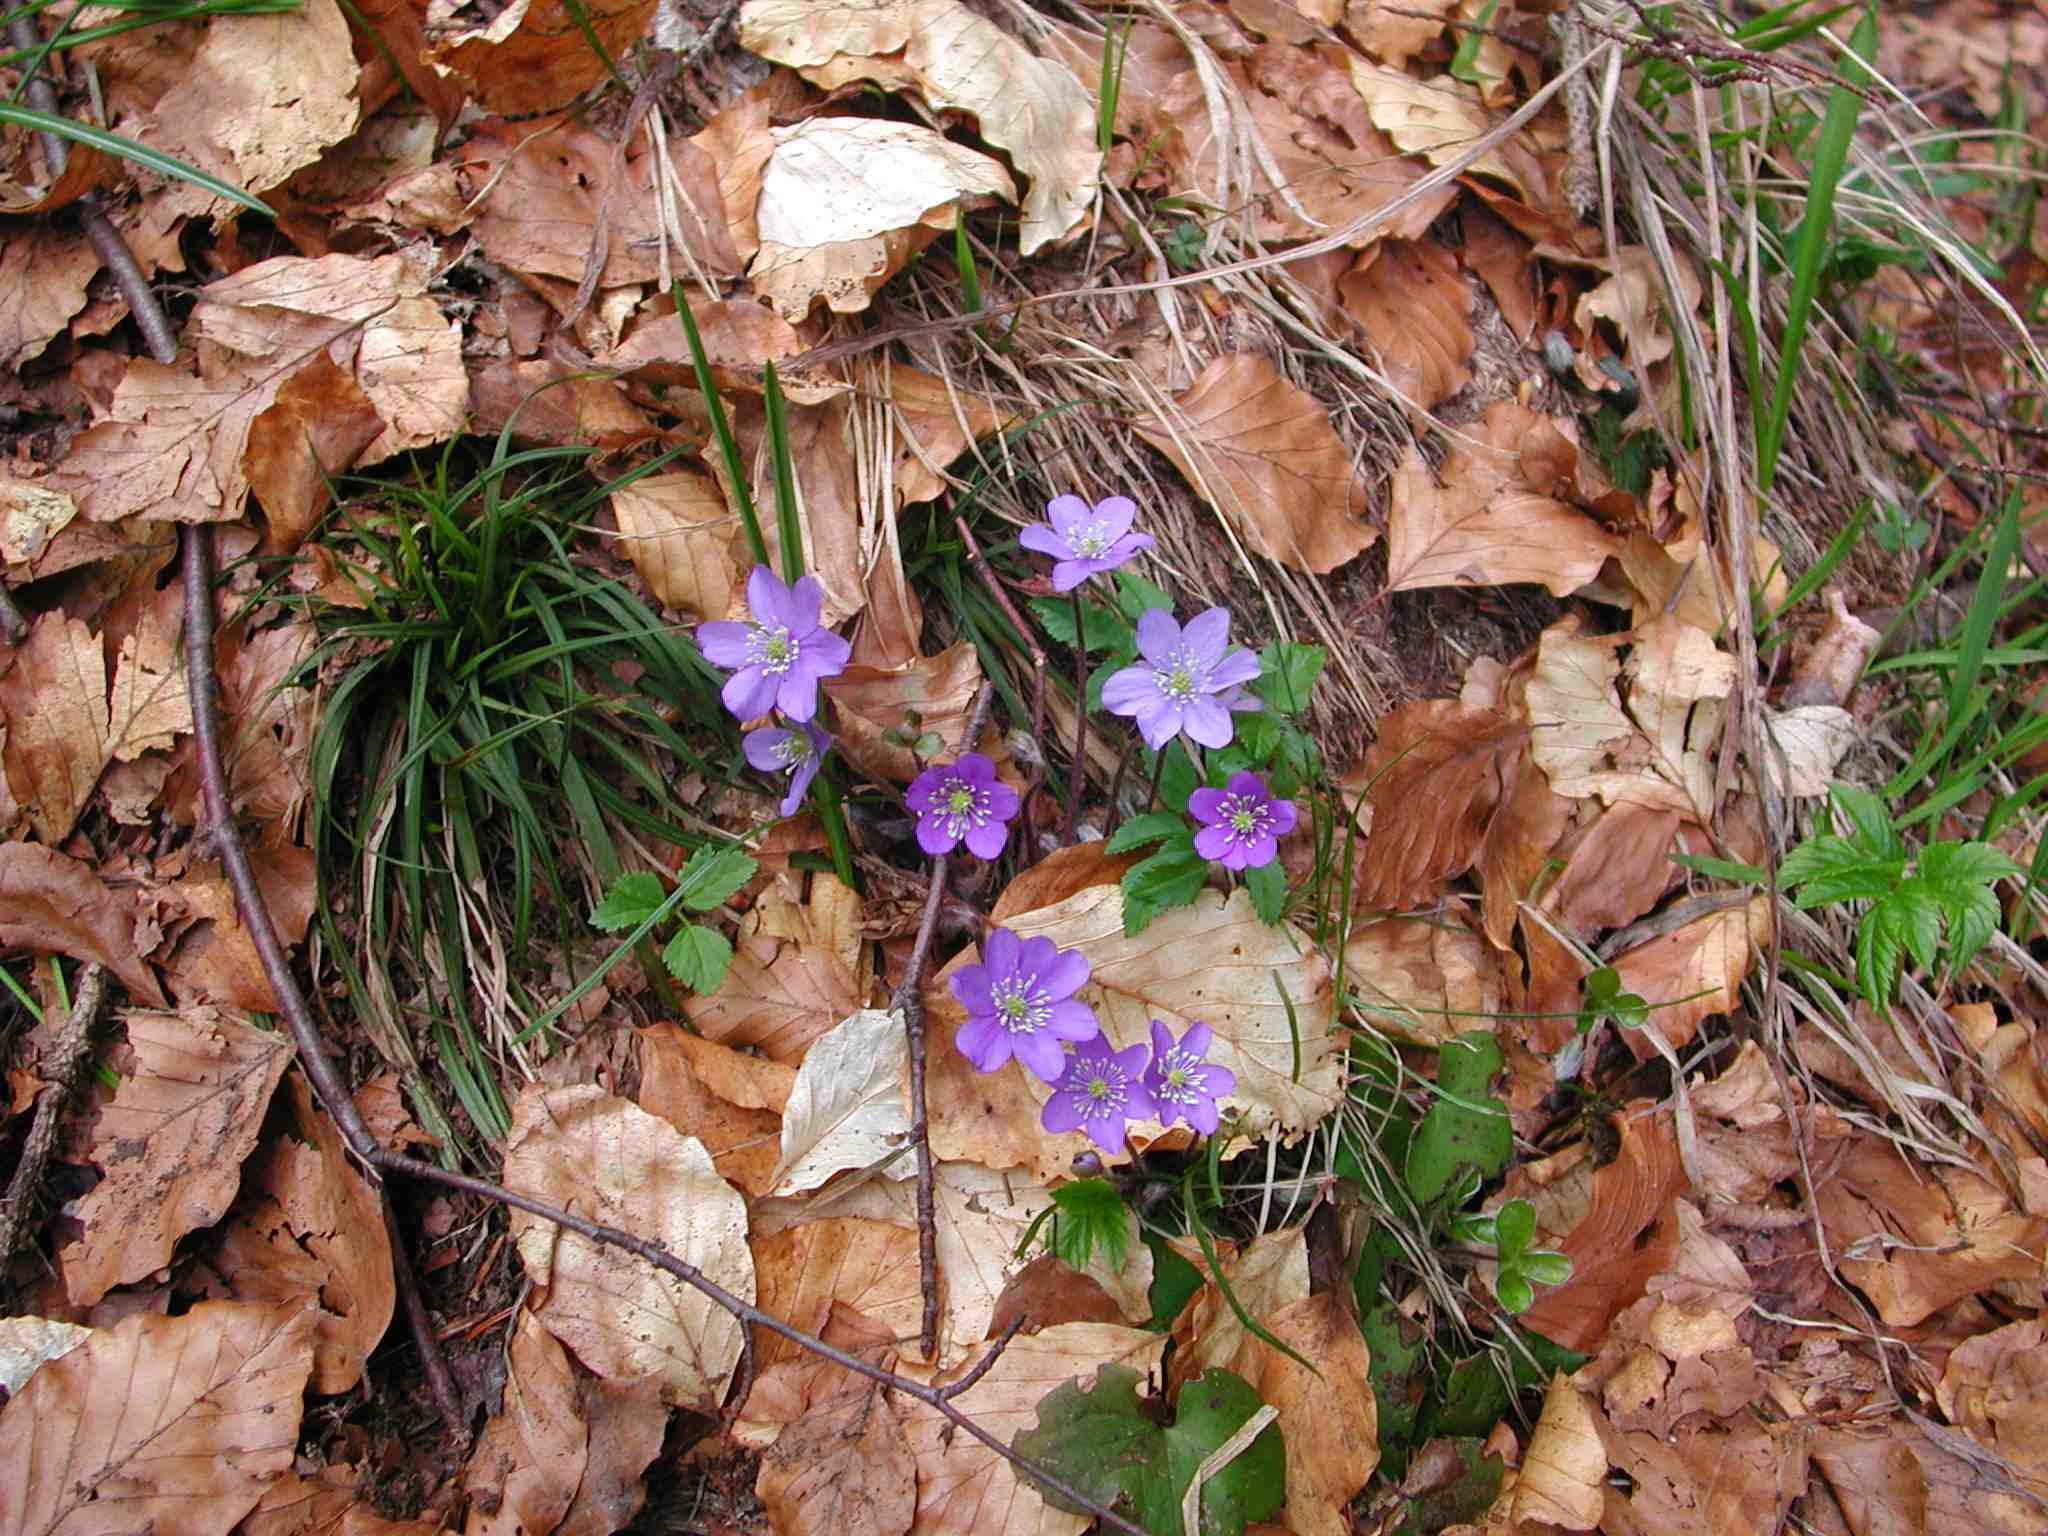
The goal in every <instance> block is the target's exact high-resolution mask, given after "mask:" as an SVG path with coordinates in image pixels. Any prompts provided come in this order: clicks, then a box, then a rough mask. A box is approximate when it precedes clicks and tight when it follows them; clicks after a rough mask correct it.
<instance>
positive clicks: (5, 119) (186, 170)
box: [0, 101, 277, 219]
mask: <svg viewBox="0 0 2048 1536" xmlns="http://www.w3.org/2000/svg"><path fill="white" fill-rule="evenodd" d="M0 123H13V124H15V125H16V126H17V127H21V128H30V129H33V130H35V131H36V132H37V133H54V134H56V135H57V136H58V137H59V138H62V139H71V140H74V141H75V142H77V143H80V144H89V145H91V146H92V147H93V148H94V149H97V150H99V151H100V152H101V153H103V154H109V155H113V156H115V157H117V158H119V159H122V160H131V161H133V162H134V163H135V164H137V165H139V166H142V167H144V168H145V169H147V170H152V171H155V172H156V173H157V174H158V175H159V176H169V177H172V178H174V179H175V180H178V181H189V182H191V183H192V185H193V186H195V187H201V188H204V189H205V190H206V191H208V192H211V193H212V194H213V195H214V196H215V197H224V198H226V199H227V200H228V201H229V202H231V203H239V204H241V205H242V206H243V207H244V208H247V209H248V210H249V211H250V212H251V213H260V214H262V215H263V216H264V217H265V218H266V219H274V218H276V217H277V214H276V213H275V212H274V211H272V209H271V206H270V205H269V204H268V203H266V202H264V201H263V199H261V198H260V197H256V196H254V195H252V194H251V193H248V192H244V191H243V190H242V189H241V188H240V187H238V186H235V185H233V184H232V183H230V182H225V181H222V180H221V179H220V178H219V177H218V176H211V175H208V174H207V173H206V172H205V171H202V170H200V169H199V167H198V166H196V165H187V164H186V163H185V162H184V161H183V160H180V159H179V158H178V157H177V156H175V155H167V154H165V153H164V152H163V151H162V150H160V149H151V148H150V147H149V146H148V145H147V144H142V143H138V142H137V141H136V140H134V139H127V138H123V137H122V136H121V135H120V134H118V133H108V132H107V131H106V130H105V129H104V128H95V127H93V126H91V125H90V124H88V123H81V122H79V121H77V120H76V119H74V118H69V117H65V116H64V115H63V114H62V113H56V114H52V113H49V112H38V111H36V110H35V108H33V107H20V106H16V105H15V104H14V103H12V102H6V101H0Z"/></svg>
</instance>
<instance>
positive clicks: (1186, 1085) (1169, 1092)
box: [1159, 1051, 1202, 1104]
mask: <svg viewBox="0 0 2048 1536" xmlns="http://www.w3.org/2000/svg"><path fill="white" fill-rule="evenodd" d="M1198 1065H1200V1063H1199V1061H1198V1060H1197V1059H1196V1058H1195V1057H1194V1056H1192V1055H1190V1054H1189V1053H1188V1052H1186V1051H1168V1052H1167V1053H1166V1068H1165V1071H1164V1072H1163V1073H1162V1074H1161V1077H1162V1078H1163V1081H1162V1082H1161V1084H1160V1088H1159V1096H1160V1097H1161V1098H1162V1099H1166V1100H1169V1101H1171V1102H1172V1103H1175V1104H1192V1103H1194V1102H1195V1100H1196V1099H1198V1098H1200V1097H1201V1096H1202V1095H1201V1093H1200V1092H1199V1091H1198V1090H1197V1089H1196V1087H1195V1083H1194V1075H1195V1068H1196V1067H1197V1066H1198Z"/></svg>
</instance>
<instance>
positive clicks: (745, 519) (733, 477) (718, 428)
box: [669, 278, 768, 565]
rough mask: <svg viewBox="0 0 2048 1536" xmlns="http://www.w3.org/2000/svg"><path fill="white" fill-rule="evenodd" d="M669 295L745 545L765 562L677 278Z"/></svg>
mask: <svg viewBox="0 0 2048 1536" xmlns="http://www.w3.org/2000/svg"><path fill="white" fill-rule="evenodd" d="M669 297H670V298H671V299H672V300H673V301H674V302H675V306H676V318H677V319H678V320H680V321H682V323H683V338H684V340H686V341H688V342H689V344H690V366H691V368H692V369H693V370H695V372H696V375H697V392H698V393H699V394H701V395H702V396H703V397H704V409H705V410H706V411H708V412H709V413H710V415H711V435H712V436H713V437H715V438H717V439H718V456H719V457H720V458H721V459H723V460H724V461H725V474H726V478H727V479H728V480H730V481H731V482H732V498H733V502H734V505H735V507H736V509H737V510H738V512H739V514H740V522H741V524H742V525H743V526H744V527H745V528H746V530H747V547H748V548H749V549H751V550H752V551H753V552H754V563H755V564H756V565H766V564H767V563H768V541H767V540H766V539H764V538H762V537H761V519H760V517H759V516H758V515H757V514H756V513H755V511H754V498H753V494H752V493H751V492H750V491H748V489H747V469H746V465H744V464H743V463H741V462H740V445H739V440H738V439H737V438H735V437H734V436H733V435H732V422H731V420H730V419H728V418H727V416H726V414H725V397H724V396H723V395H721V394H719V392H718V384H717V382H716V381H715V380H714V379H713V378H712V377H711V355H710V354H709V353H708V352H706V351H705V350H704V338H703V337H702V336H701V335H699V334H698V332H697V317H696V316H695V315H693V314H692V313H690V303H689V300H688V299H686V298H684V297H683V282H682V279H681V278H677V279H676V281H675V282H674V283H672V284H671V285H670V287H669Z"/></svg>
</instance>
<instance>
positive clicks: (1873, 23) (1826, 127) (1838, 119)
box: [1756, 6, 1877, 493]
mask: <svg viewBox="0 0 2048 1536" xmlns="http://www.w3.org/2000/svg"><path fill="white" fill-rule="evenodd" d="M1876 52H1877V9H1876V7H1875V6H1871V7H1868V8H1866V9H1865V10H1864V12H1863V18H1862V20H1860V21H1858V22H1857V23H1856V30H1855V32H1853V33H1852V34H1851V35H1850V38H1849V55H1848V57H1846V58H1844V59H1843V60H1842V75H1843V82H1844V83H1843V84H1841V85H1838V86H1836V87H1835V88H1834V90H1833V91H1831V92H1830V93H1829V95H1828V106H1827V112H1826V114H1825V115H1824V116H1823V117H1822V119H1821V125H1820V142H1819V143H1818V144H1817V145H1816V146H1815V148H1814V154H1813V170H1812V174H1811V178H1810V182H1809V185H1808V188H1807V194H1806V212H1805V214H1804V215H1803V216H1802V217H1801V219H1800V221H1799V243H1798V245H1797V246H1796V247H1795V248H1794V250H1793V252H1792V294H1791V297H1790V299H1789V300H1788V301H1787V303H1786V308H1785V335H1784V340H1783V342H1782V343H1781V344H1780V346H1779V349H1778V379H1777V383H1776V385H1775V387H1774V388H1773V389H1772V392H1771V399H1770V406H1769V411H1768V414H1767V415H1765V417H1764V419H1763V420H1762V422H1761V423H1760V424H1759V425H1758V428H1757V434H1756V482H1757V490H1758V492H1759V493H1768V492H1769V491H1770V488H1771V483H1772V481H1773V479H1774V478H1775V477H1776V475H1777V472H1778V449H1779V446H1780V445H1781V444H1782V443H1783V442H1784V438H1785V423H1786V421H1787V420H1788V419H1789V418H1790V417H1791V414H1792V386H1793V384H1794V383H1795V382H1796V381H1797V379H1798V377H1799V353H1800V349H1801V348H1802V347H1803V346H1804V345H1805V342H1806V325H1807V321H1808V319H1809V318H1810V317H1811V315H1812V313H1813V300H1814V295H1815V294H1816V293H1817V292H1818V291H1819V289H1820V274H1821V268H1822V267H1824V266H1825V265H1826V264H1827V254H1828V243H1829V240H1828V237H1829V235H1830V234H1831V233H1832V232H1833V230H1834V223H1835V189H1836V188H1837V187H1838V186H1839V185H1840V184H1841V180H1842V168H1843V167H1844V166H1845V165H1846V164H1847V163H1848V159H1849V145H1850V143H1851V141H1852V140H1854V138H1855V137H1856V120H1857V118H1858V117H1859V116H1860V115H1861V113H1862V110H1863V98H1862V97H1861V96H1860V95H1858V94H1857V89H1856V88H1857V87H1859V86H1862V85H1864V84H1865V83H1867V82H1868V81H1869V80H1870V78H1871V75H1870V70H1869V69H1868V67H1867V65H1868V64H1869V61H1870V59H1871V58H1872V57H1873V56H1875V54H1876Z"/></svg>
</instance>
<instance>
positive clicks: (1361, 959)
mask: <svg viewBox="0 0 2048 1536" xmlns="http://www.w3.org/2000/svg"><path fill="white" fill-rule="evenodd" d="M1344 979H1345V981H1346V982H1347V983H1349V984H1350V985H1351V986H1352V987H1353V988H1355V989H1356V991H1357V993H1358V1006H1359V1008H1360V1009H1361V1010H1362V1011H1363V1012H1364V1013H1365V1014H1366V1015H1367V1016H1368V1017H1369V1018H1371V1020H1372V1021H1373V1025H1374V1027H1375V1028H1377V1029H1379V1030H1381V1031H1383V1032H1384V1033H1386V1034H1388V1035H1391V1036H1393V1037H1394V1038H1395V1039H1398V1040H1406V1041H1408V1042H1410V1043H1411V1044H1414V1045H1428V1046H1440V1045H1442V1044H1444V1042H1445V1041H1447V1040H1450V1039H1451V1038H1453V1037H1454V1036H1456V1035H1459V1034H1462V1033H1463V1032H1464V1031H1465V1030H1467V1029H1469V1028H1470V1027H1471V1025H1472V1021H1473V1020H1474V1019H1475V1018H1490V1017H1492V1016H1494V1015H1496V1014H1498V1013H1499V1012H1500V1010H1501V1008H1502V1007H1503V1006H1504V1004H1505V994H1504V992H1503V990H1502V987H1501V979H1500V966H1499V961H1498V959H1497V958H1496V957H1495V956H1494V955H1493V954H1491V953H1489V952H1488V950H1487V948H1486V945H1485V943H1484V941H1483V938H1482V936H1481V935H1479V934H1477V933H1475V932H1473V931H1472V930H1471V929H1469V928H1467V927H1465V926H1464V924H1462V923H1460V922H1458V921H1457V920H1456V919H1455V917H1453V916H1452V915H1451V914H1449V913H1446V914H1443V915H1442V916H1438V917H1425V916H1420V915H1418V916H1416V917H1412V918H1388V919H1385V920H1384V921H1381V922H1377V923H1361V924H1357V925H1354V926H1353V928H1352V929H1351V933H1350V936H1349V937H1348V938H1347V939H1346V941H1345V944H1344Z"/></svg>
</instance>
